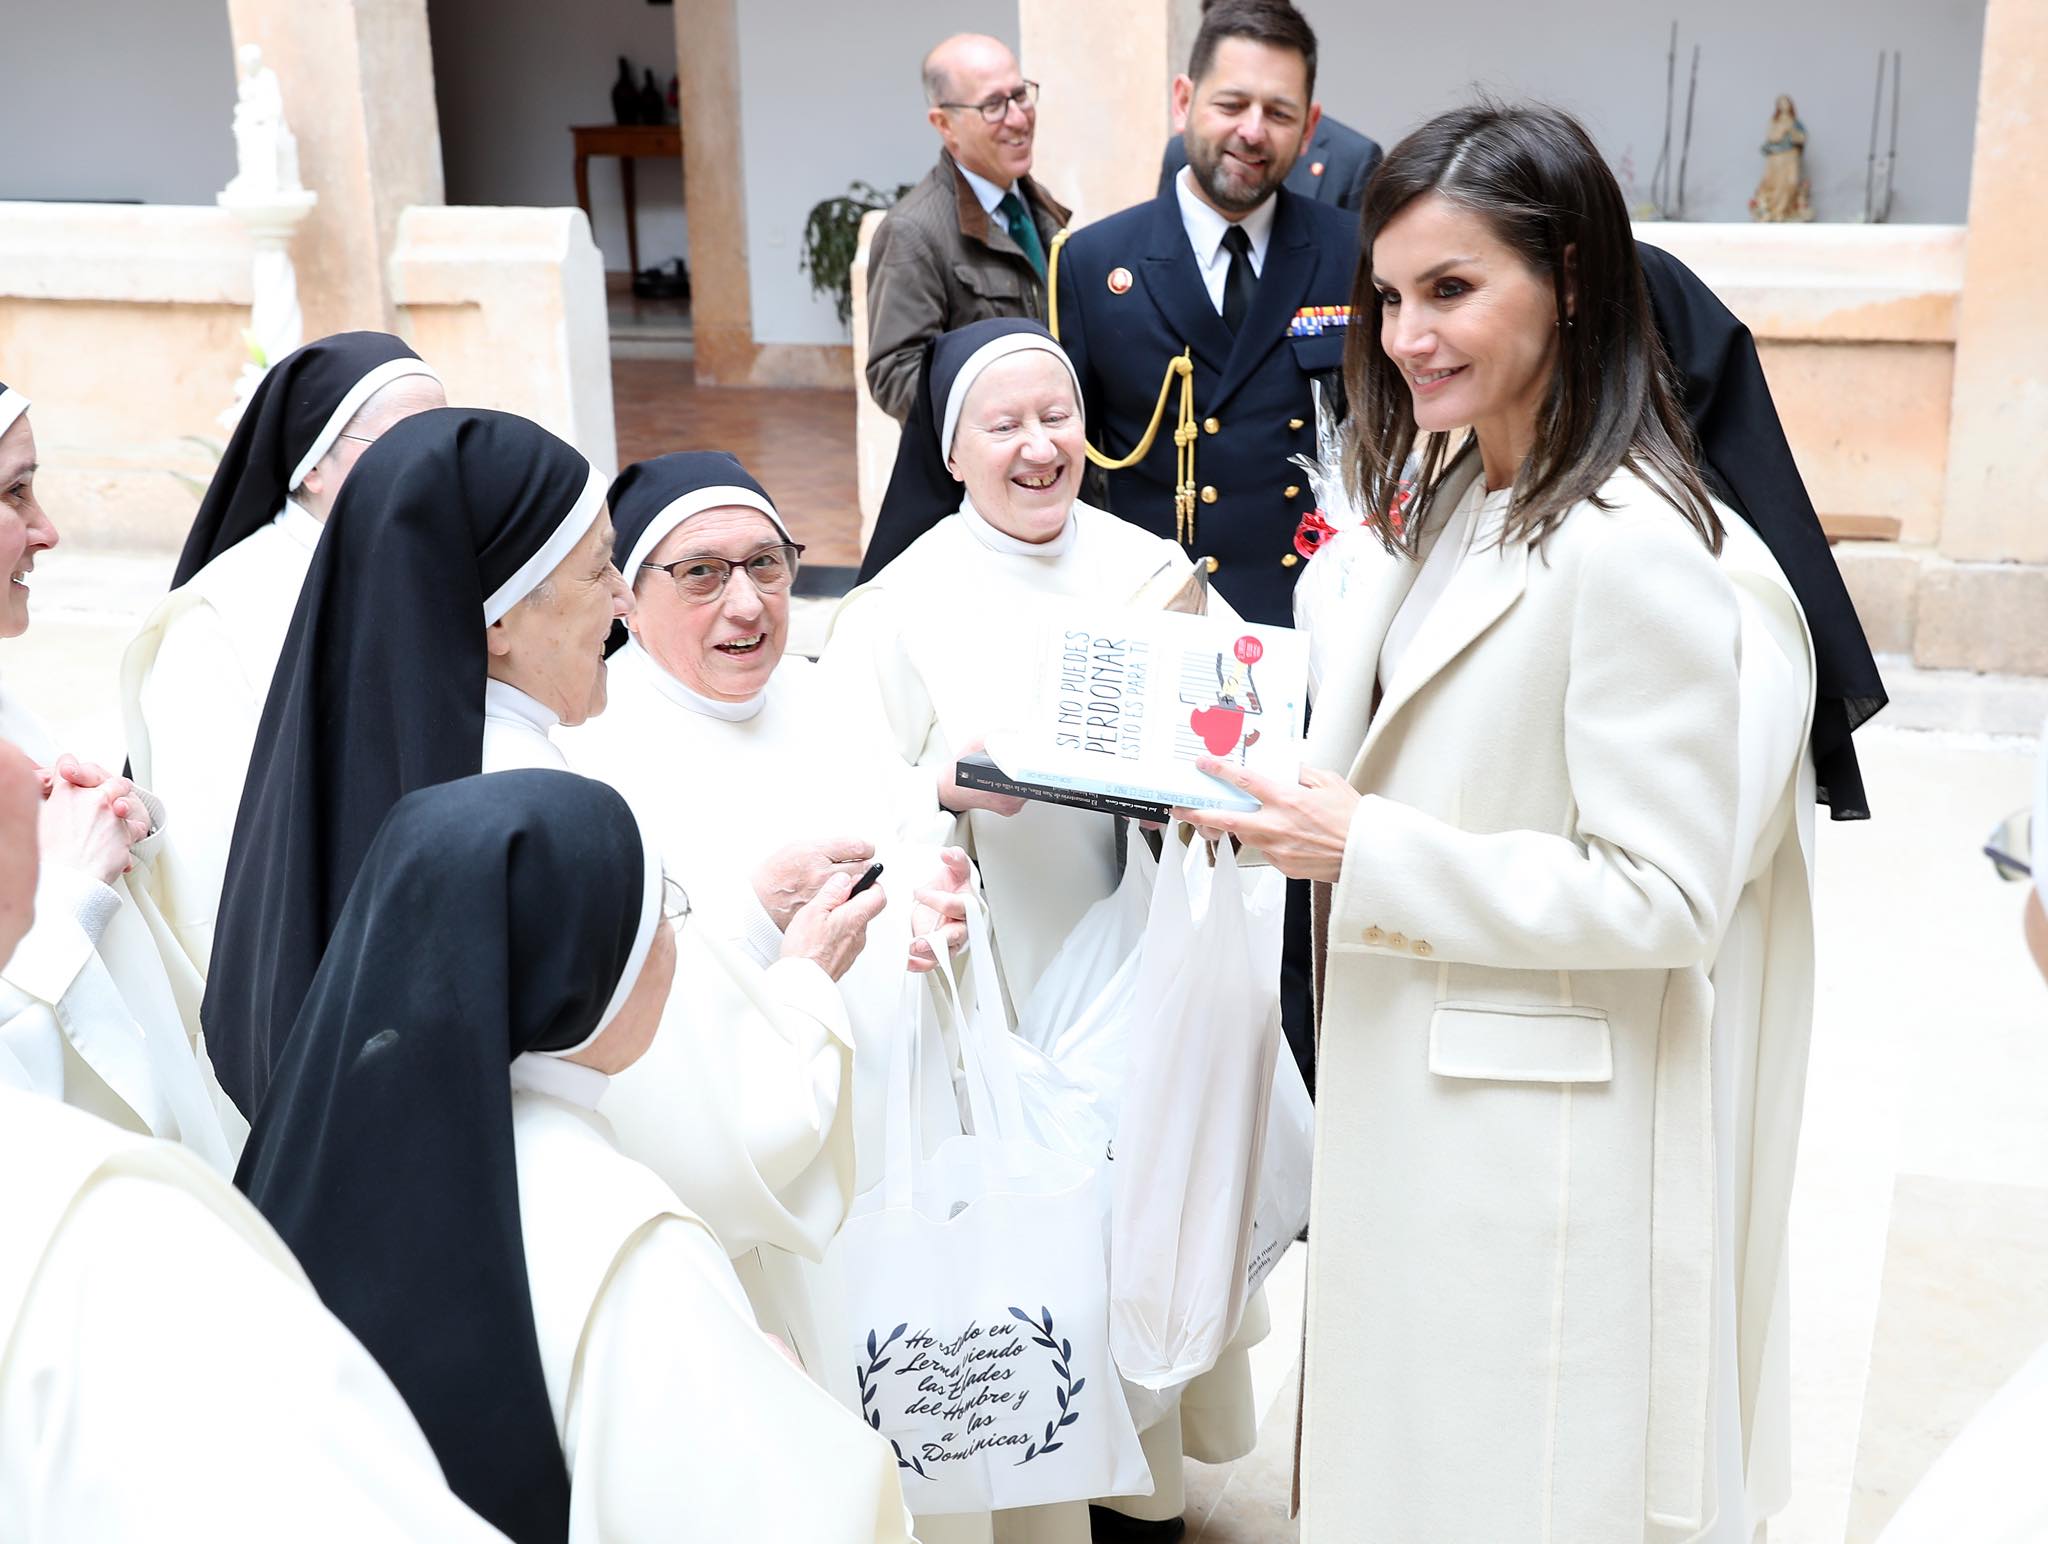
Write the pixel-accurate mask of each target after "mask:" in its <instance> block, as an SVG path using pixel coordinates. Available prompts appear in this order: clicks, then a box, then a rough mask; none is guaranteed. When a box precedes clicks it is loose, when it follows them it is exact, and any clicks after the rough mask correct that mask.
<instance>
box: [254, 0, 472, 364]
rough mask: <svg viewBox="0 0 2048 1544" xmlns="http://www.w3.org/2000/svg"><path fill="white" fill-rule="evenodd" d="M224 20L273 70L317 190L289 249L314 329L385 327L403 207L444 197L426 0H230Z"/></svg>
mask: <svg viewBox="0 0 2048 1544" xmlns="http://www.w3.org/2000/svg"><path fill="white" fill-rule="evenodd" d="M228 21H229V24H230V26H231V27H232V29H233V32H234V40H235V46H236V47H238V48H239V47H240V46H241V45H242V44H244V43H255V44H257V45H258V46H260V47H261V48H262V50H263V60H264V63H266V64H268V65H269V66H270V67H271V68H272V69H274V70H275V71H277V76H278V84H279V85H280V86H281V87H282V89H283V92H284V100H285V107H286V111H287V112H288V113H289V114H290V117H291V124H292V128H293V131H294V132H295V133H296V134H297V135H298V138H299V172H300V176H301V178H302V179H303V180H304V182H305V184H306V186H307V187H308V188H311V189H312V190H313V191H314V192H316V193H318V194H319V195H320V203H319V207H318V208H316V209H315V210H314V211H313V214H312V216H311V218H309V219H308V220H307V221H306V223H305V224H304V225H303V226H301V227H300V229H299V233H298V236H297V238H296V239H295V240H294V242H293V244H292V258H293V261H294V263H295V264H296V265H297V268H298V271H299V275H300V278H301V281H302V293H303V295H304V304H305V312H306V335H307V336H308V337H312V338H317V337H320V336H322V335H323V334H325V333H330V332H339V331H342V330H345V329H348V328H358V327H363V328H375V329H379V330H389V329H390V328H391V327H393V326H394V325H395V323H396V321H397V317H398V312H397V309H396V306H395V304H394V302H393V299H392V294H391V276H390V271H389V259H390V256H391V253H392V250H393V248H394V246H395V245H396V242H397V238H398V217H399V214H400V213H401V212H402V211H403V210H405V209H406V208H407V207H408V206H411V205H414V204H441V203H444V202H446V193H445V190H444V187H443V183H442V178H441V125H440V121H439V119H438V118H437V117H436V116H435V110H434V62H433V50H432V45H431V44H430V43H429V41H428V37H427V5H426V0H328V3H322V4H309V3H307V0H228Z"/></svg>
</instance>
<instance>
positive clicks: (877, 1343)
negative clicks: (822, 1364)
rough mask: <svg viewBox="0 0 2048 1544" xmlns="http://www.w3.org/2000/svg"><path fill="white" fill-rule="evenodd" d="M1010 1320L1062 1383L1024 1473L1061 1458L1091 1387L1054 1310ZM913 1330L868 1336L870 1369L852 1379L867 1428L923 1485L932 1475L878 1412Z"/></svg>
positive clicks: (1027, 1451)
mask: <svg viewBox="0 0 2048 1544" xmlns="http://www.w3.org/2000/svg"><path fill="white" fill-rule="evenodd" d="M1010 1317H1011V1318H1013V1319H1015V1320H1016V1321H1017V1322H1018V1323H1019V1324H1021V1325H1023V1326H1024V1327H1025V1328H1026V1329H1027V1330H1029V1331H1030V1332H1031V1342H1032V1344H1033V1345H1036V1346H1041V1347H1043V1348H1044V1349H1045V1350H1046V1351H1048V1352H1050V1353H1051V1356H1052V1370H1053V1371H1054V1372H1055V1373H1057V1374H1058V1375H1059V1380H1060V1381H1059V1384H1058V1386H1057V1387H1056V1388H1055V1389H1054V1390H1053V1398H1054V1400H1055V1401H1056V1402H1057V1403H1058V1405H1059V1414H1058V1415H1056V1416H1054V1417H1053V1418H1052V1419H1051V1420H1049V1421H1047V1422H1046V1423H1045V1432H1044V1435H1043V1436H1042V1437H1040V1438H1038V1439H1036V1440H1027V1441H1026V1443H1025V1447H1024V1456H1023V1457H1022V1458H1020V1459H1018V1460H1017V1466H1018V1467H1020V1468H1021V1467H1022V1466H1023V1465H1025V1464H1028V1463H1030V1462H1031V1461H1032V1460H1033V1459H1034V1458H1043V1457H1045V1455H1046V1454H1048V1453H1057V1452H1059V1451H1060V1449H1061V1448H1062V1447H1064V1446H1065V1445H1066V1444H1065V1442H1064V1440H1063V1439H1062V1438H1061V1436H1060V1432H1061V1431H1062V1430H1063V1429H1064V1428H1066V1427H1068V1426H1071V1425H1073V1424H1074V1423H1075V1422H1076V1421H1078V1420H1080V1419H1081V1412H1080V1410H1079V1408H1078V1407H1077V1406H1078V1396H1079V1395H1080V1393H1081V1390H1082V1389H1084V1388H1086V1387H1087V1386H1088V1380H1087V1379H1086V1378H1077V1377H1075V1376H1074V1374H1073V1368H1072V1363H1073V1360H1074V1345H1073V1342H1072V1341H1070V1340H1066V1339H1063V1338H1060V1337H1059V1334H1058V1331H1057V1330H1056V1329H1055V1328H1054V1326H1053V1319H1052V1311H1051V1310H1050V1309H1047V1308H1043V1307H1041V1308H1040V1309H1039V1310H1038V1317H1037V1318H1035V1319H1034V1318H1033V1317H1032V1316H1031V1315H1030V1314H1029V1313H1027V1312H1026V1311H1025V1310H1024V1309H1022V1308H1017V1307H1012V1308H1011V1309H1010ZM909 1328H910V1322H909V1321H908V1320H905V1321H904V1322H903V1323H901V1324H899V1325H897V1326H896V1328H894V1329H893V1330H891V1331H889V1333H888V1335H887V1336H880V1335H879V1334H878V1332H877V1331H875V1330H869V1331H868V1359H867V1362H866V1364H865V1365H862V1364H861V1363H858V1362H856V1363H855V1364H854V1369H853V1375H854V1380H855V1382H856V1383H857V1384H858V1385H859V1387H860V1413H861V1415H862V1416H863V1417H864V1418H865V1419H866V1421H867V1423H868V1425H869V1426H870V1427H871V1428H873V1429H874V1431H875V1432H876V1433H878V1434H880V1435H882V1436H883V1437H884V1438H885V1440H886V1441H887V1442H888V1444H889V1446H890V1448H891V1449H892V1450H893V1451H894V1452H895V1454H896V1467H897V1468H899V1469H908V1470H909V1471H910V1472H911V1473H912V1474H915V1475H916V1476H917V1477H918V1478H919V1479H925V1480H928V1479H930V1478H931V1475H930V1474H929V1473H928V1472H927V1471H926V1469H925V1467H924V1464H923V1463H922V1462H921V1461H920V1460H919V1458H918V1455H917V1454H916V1453H915V1452H909V1453H906V1452H904V1451H903V1444H902V1443H900V1442H898V1441H897V1440H896V1439H895V1438H894V1437H890V1436H888V1435H887V1434H886V1433H884V1432H882V1412H881V1410H880V1409H878V1408H877V1399H878V1396H879V1395H880V1393H881V1388H882V1385H881V1373H882V1369H883V1368H885V1367H887V1366H888V1365H889V1364H890V1362H891V1361H892V1358H891V1357H890V1355H889V1351H890V1348H891V1347H892V1346H894V1345H895V1344H896V1343H897V1342H898V1341H899V1340H901V1339H902V1338H903V1335H904V1332H905V1331H906V1330H908V1329H909Z"/></svg>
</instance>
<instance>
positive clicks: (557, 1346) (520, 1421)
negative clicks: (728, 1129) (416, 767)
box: [236, 771, 909, 1544]
mask: <svg viewBox="0 0 2048 1544" xmlns="http://www.w3.org/2000/svg"><path fill="white" fill-rule="evenodd" d="M683 910H684V906H683V901H682V898H681V896H680V895H678V894H677V893H676V891H675V889H674V886H673V885H672V884H671V883H666V882H665V881H664V876H663V874H662V869H661V860H660V857H659V854H658V853H657V852H656V851H655V850H654V848H653V847H652V845H651V844H649V843H648V842H646V841H645V840H644V839H643V837H642V835H641V831H640V827H639V824H638V822H637V821H635V819H634V818H633V814H632V811H631V810H630V809H629V808H628V807H627V805H626V802H625V801H624V799H622V798H621V797H620V796H619V795H618V794H617V793H616V792H615V791H613V790H612V789H609V788H607V787H605V786H604V785H603V784H601V783H598V782H596V781H594V780H592V779H589V778H581V777H575V776H572V775H569V774H566V773H561V772H548V771H515V772H508V773H501V774H495V775H492V776H487V777H471V778H465V779H461V780H459V781H456V782H453V783H449V784H446V785H443V786H440V787H436V788H430V789H424V790H421V791H419V792H416V793H413V794H410V795H408V796H407V797H405V798H404V799H402V800H400V801H399V802H398V804H397V805H396V807H395V808H394V809H393V810H392V811H391V814H390V817H389V818H388V819H387V820H386V821H385V822H384V826H383V829H382V831H381V832H380V834H379V835H378V837H377V839H376V841H375V843H374V844H373V845H372V847H371V849H370V851H369V852H368V854H367V855H366V856H365V858H364V860H363V863H362V865H361V870H360V873H359V875H358V878H357V881H356V885H355V889H354V891H353V893H352V894H351V895H350V897H349V901H348V904H347V906H346V908H345V909H344V910H343V912H342V915H341V917H340V919H339V922H338V924H337V926H336V928H335V931H334V938H333V942H332V943H331V944H330V946H329V948H328V951H327V955H326V958H325V959H324V960H323V961H322V963H321V967H320V971H319V974H318V975H317V976H316V977H315V978H314V980H313V982H312V985H311V989H310V990H309V992H308V993H307V996H306V1003H305V1009H304V1011H303V1013H302V1014H301V1015H300V1018H299V1021H298V1024H297V1026H296V1028H295V1029H294V1031H293V1033H292V1036H291V1038H290V1041H289V1044H288V1045H287V1047H286V1051H285V1055H284V1057H283V1059H282V1061H281V1062H280V1063H279V1066H278V1070H277V1078H276V1082H275V1084H274V1086H273V1088H272V1091H271V1095H270V1098H269V1100H268V1102H267V1103H266V1104H265V1106H264V1109H263V1112H262V1114H261V1116H260V1117H259V1118H258V1120H257V1122H256V1128H255V1131H254V1132H253V1133H252V1135H251V1138H250V1145H249V1148H248V1151H247V1153H246V1154H245V1155H244V1159H243V1163H242V1167H241V1170H240V1171H239V1173H238V1174H237V1176H236V1178H237V1182H238V1183H239V1184H240V1185H241V1186H242V1188H243V1189H244V1190H246V1191H247V1193H248V1195H249V1197H250V1199H251V1200H253V1201H254V1202H255V1203H256V1205H257V1208H258V1209H259V1210H260V1211H262V1212H263V1214H264V1215H265V1216H266V1217H267V1218H268V1219H269V1220H270V1222H271V1224H272V1226H274V1227H275V1228H276V1229H277V1231H278V1233H279V1235H280V1236H281V1237H282V1238H283V1239H284V1241H285V1242H286V1244H287V1245H289V1246H290V1248H291V1250H292V1252H293V1253H294V1254H295V1255H296V1256H297V1257H298V1259H299V1261H300V1263H301V1264H303V1265H304V1267H305V1269H306V1274H307V1275H308V1277H310V1278H311V1280H312V1282H313V1285H314V1286H315V1288H316V1289H317V1290H318V1291H319V1293H320V1295H321V1298H322V1299H323V1300H324V1301H325V1302H326V1303H327V1305H328V1306H329V1307H330V1308H331V1309H332V1310H333V1311H334V1313H335V1315H336V1316H337V1317H338V1318H340V1319H341V1321H342V1322H343V1323H344V1324H345V1325H347V1326H348V1327H349V1328H350V1329H351V1330H352V1331H353V1332H354V1333H355V1335H356V1337H357V1338H358V1339H359V1340H361V1341H362V1343H363V1345H364V1346H365V1347H366V1348H367V1349H368V1350H369V1351H370V1353H371V1355H373V1356H374V1357H375V1358H376V1359H377V1360H378V1362H379V1363H380V1364H381V1365H382V1366H383V1368H384V1370H385V1372H386V1373H387V1374H388V1375H389V1376H390V1378H391V1381H392V1382H393V1383H394V1384H395V1385H396V1386H397V1388H398V1390H399V1392H400V1393H401V1394H402V1395H404V1397H405V1399H406V1402H407V1403H408V1404H409V1405H410V1406H411V1407H412V1411H413V1414H414V1415H415V1416H417V1417H418V1419H419V1423H420V1427H421V1429H422V1430H423V1431H424V1432H425V1433H426V1437H427V1441H428V1442H429V1443H430V1444H431V1445H432V1447H433V1449H434V1453H435V1456H436V1457H437V1458H438V1459H439V1460H440V1463H441V1467H442V1470H443V1472H444V1473H445V1474H446V1475H447V1477H448V1483H449V1485H450V1486H451V1487H452V1488H453V1490H454V1491H455V1494H456V1495H457V1496H458V1497H459V1498H461V1499H462V1500H463V1501H464V1502H466V1503H467V1504H468V1505H469V1506H470V1507H471V1508H473V1509H474V1510H475V1511H476V1512H477V1513H478V1514H479V1515H480V1516H482V1517H483V1518H484V1519H485V1520H486V1521H488V1522H489V1523H491V1524H492V1525H493V1526H495V1527H497V1528H498V1529H500V1530H501V1531H503V1532H504V1533H505V1534H506V1535H507V1536H509V1537H510V1538H511V1539H513V1540H515V1541H517V1544H561V1541H564V1540H568V1541H572V1544H599V1541H603V1544H635V1541H640V1540H662V1541H666V1540H672V1539H683V1538H691V1539H803V1540H806V1541H813V1544H876V1541H899V1540H904V1539H907V1538H908V1537H909V1529H908V1521H907V1518H906V1515H905V1513H904V1510H903V1501H902V1495H901V1491H900V1489H899V1487H898V1485H897V1481H896V1468H895V1459H894V1456H893V1454H891V1452H890V1451H889V1448H888V1446H887V1444H886V1443H884V1442H883V1441H882V1440H881V1439H880V1438H879V1437H877V1436H876V1435H875V1434H874V1433H873V1432H872V1431H870V1430H869V1429H868V1428H867V1427H866V1425H865V1424H864V1423H862V1422H861V1421H859V1420H858V1419H857V1418H855V1417H854V1416H853V1415H851V1414H849V1413H848V1412H847V1411H845V1410H843V1409H842V1408H840V1406H839V1405H838V1404H837V1403H835V1402H834V1401H833V1400H832V1398H831V1397H830V1396H829V1395H827V1394H826V1393H825V1392H824V1391H823V1390H822V1389H819V1388H818V1387H817V1386H816V1385H814V1384H813V1383H812V1382H811V1381H810V1380H809V1379H808V1378H806V1377H805V1376H804V1374H803V1373H802V1372H801V1371H800V1370H799V1369H798V1368H796V1367H795V1366H793V1365H792V1364H791V1363H790V1361H789V1360H788V1359H787V1358H786V1357H785V1356H784V1354H783V1353H782V1351H781V1350H780V1349H779V1348H778V1347H777V1346H776V1345H775V1343H774V1342H773V1341H771V1340H770V1339H769V1338H768V1337H767V1336H765V1335H763V1334H762V1333H761V1331H760V1329H759V1328H758V1327H757V1326H756V1324H755V1322H754V1320H753V1317H752V1314H751V1312H750V1310H749V1308H748V1305H747V1299H746V1295H745V1293H744V1292H743V1291H742V1290H741V1288H740V1285H739V1282H738V1281H737V1280H736V1279H735V1277H734V1275H733V1271H732V1267H731V1265H730V1263H729V1262H728V1261H727V1259H726V1254H725V1250H724V1248H723V1247H722V1246H721V1245H720V1243H719V1241H718V1240H717V1238H716V1237H714V1236H713V1234H712V1233H711V1231H710V1230H709V1229H708V1228H707V1227H705V1226H704V1224H703V1222H702V1221H701V1220H700V1219H699V1218H698V1217H696V1216H695V1215H694V1214H693V1213H692V1212H691V1210H690V1209H689V1207H687V1206H686V1205H684V1204H683V1202H682V1201H681V1200H680V1199H678V1198H677V1196H676V1195H675V1194H674V1192H673V1191H671V1190H670V1189H669V1188H668V1187H667V1186H666V1185H664V1184H663V1183H662V1182H661V1181H660V1180H659V1179H657V1178H656V1177H655V1175H654V1174H653V1173H652V1172H650V1171H649V1170H647V1169H645V1168H643V1167H641V1166H640V1165H639V1164H636V1163H634V1162H633V1161H632V1160H631V1159H629V1158H627V1157H625V1156H624V1155H623V1154H621V1153H620V1151H619V1150H618V1148H617V1146H616V1145H615V1144H614V1142H613V1139H612V1136H611V1132H610V1129H609V1126H608V1124H607V1122H606V1120H605V1118H604V1117H603V1116H602V1115H600V1114H599V1113H598V1105H599V1101H600V1100H601V1099H603V1097H604V1095H605V1091H606V1089H607V1087H608V1086H609V1082H610V1079H611V1077H612V1076H614V1075H616V1074H619V1073H622V1072H624V1071H625V1070H626V1069H628V1068H629V1067H631V1066H632V1065H633V1063H634V1062H635V1061H637V1060H638V1059H639V1058H640V1056H641V1055H642V1054H643V1053H644V1052H645V1051H646V1049H647V1047H648V1045H649V1042H650V1041H651V1040H652V1039H654V1038H655V1036H656V1031H657V1029H658V1027H659V1026H660V1024H661V1022H662V1010H663V1006H664V1003H665V1000H666V998H667V996H668V992H669V985H670V980H671V977H672V975H673V972H674V970H675V963H676V949H675V944H676V940H675V935H674V933H673V931H672V922H673V919H674V918H675V917H678V916H680V915H681V914H682V913H683Z"/></svg>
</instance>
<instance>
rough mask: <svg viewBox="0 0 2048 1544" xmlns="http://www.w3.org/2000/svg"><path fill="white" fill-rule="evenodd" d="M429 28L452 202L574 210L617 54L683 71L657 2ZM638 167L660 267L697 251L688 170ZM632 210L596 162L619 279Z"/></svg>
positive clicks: (464, 0)
mask: <svg viewBox="0 0 2048 1544" xmlns="http://www.w3.org/2000/svg"><path fill="white" fill-rule="evenodd" d="M45 3H57V0H45ZM214 3H216V4H218V3H219V0H214ZM427 21H428V24H429V26H430V28H431V30H432V34H433V45H434V95H435V99H436V102H437V104H438V106H439V109H440V117H441V160H442V164H443V166H444V168H445V170H446V173H447V179H448V202H449V203H451V204H538V205H542V206H555V205H572V204H574V203H575V202H576V178H575V157H574V154H573V147H572V143H571V140H570V135H569V126H570V125H571V124H576V123H610V122H611V121H612V102H611V89H612V82H613V80H614V79H616V78H617V76H618V70H619V57H618V56H619V55H620V54H624V55H625V56H626V57H627V58H629V59H631V60H632V61H633V78H634V79H635V80H638V79H640V78H641V72H642V71H643V70H647V69H652V70H653V71H654V79H655V84H656V85H658V86H659V87H660V88H661V89H662V91H663V92H666V91H667V90H668V81H669V77H670V76H671V75H673V74H675V73H676V35H675V22H676V13H675V11H674V10H673V9H672V8H671V7H668V6H656V5H649V4H648V3H647V0H573V3H572V0H428V5H427ZM635 165H636V167H637V177H638V183H639V197H638V208H639V225H640V266H641V267H643V268H649V267H652V266H653V265H654V264H656V263H659V262H665V261H667V260H668V259H669V258H672V257H678V256H682V255H684V254H686V253H687V252H688V250H689V233H688V230H687V226H686V223H685V221H684V218H683V170H682V167H681V165H680V164H676V163H669V162H665V161H653V160H641V161H638V162H636V163H635ZM624 207H625V206H624V203H623V201H622V198H621V195H620V191H619V163H618V162H617V161H615V160H610V159H605V160H593V161H592V162H591V163H590V214H591V226H592V230H593V232H594V234H595V235H596V237H597V244H598V247H599V248H600V249H601V250H602V251H603V253H604V265H605V267H606V268H607V269H608V270H611V271H612V272H616V273H623V272H625V270H626V223H625V218H624V213H623V211H624Z"/></svg>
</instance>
